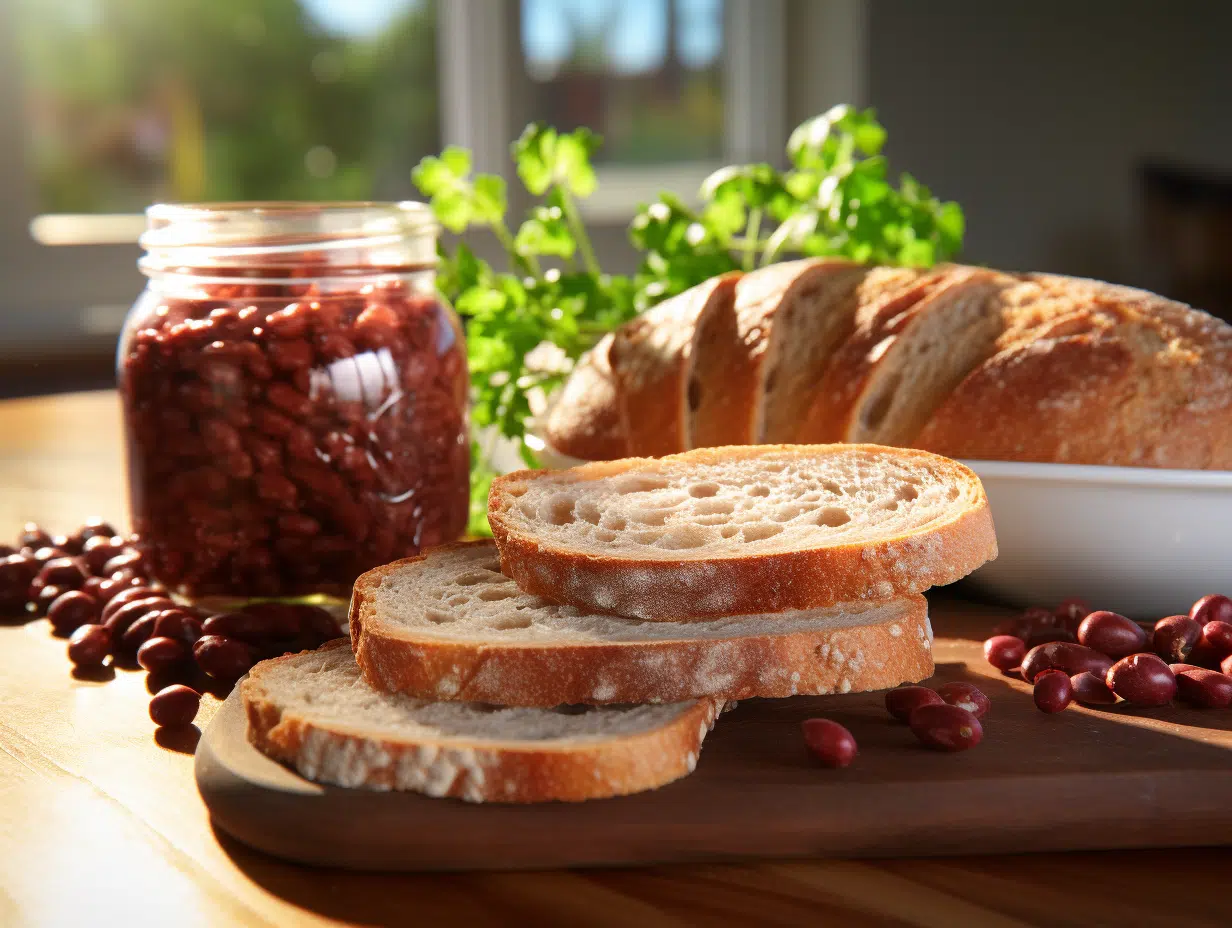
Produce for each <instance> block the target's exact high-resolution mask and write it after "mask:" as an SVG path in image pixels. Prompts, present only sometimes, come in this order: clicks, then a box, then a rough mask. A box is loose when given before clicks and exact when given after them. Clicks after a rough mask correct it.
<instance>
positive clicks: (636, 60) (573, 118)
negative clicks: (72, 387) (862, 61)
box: [0, 0, 865, 351]
mask: <svg viewBox="0 0 1232 928" xmlns="http://www.w3.org/2000/svg"><path fill="white" fill-rule="evenodd" d="M864 2H865V0H825V2H824V3H822V2H820V0H0V165H13V166H15V167H14V169H12V170H8V169H6V170H4V171H0V206H3V207H4V208H2V209H0V276H3V277H4V279H5V280H6V287H5V288H4V290H3V291H0V343H7V345H8V347H9V348H10V350H12V347H13V346H14V345H16V344H18V343H21V344H33V343H36V342H37V343H41V344H46V345H50V346H52V348H54V349H57V350H58V348H59V347H61V346H62V345H63V344H64V343H65V341H66V339H69V340H71V339H76V340H79V341H80V340H82V339H83V338H86V337H87V336H89V334H90V333H93V337H94V338H95V339H96V341H95V342H94V344H95V345H96V346H97V347H106V349H107V350H108V351H109V350H110V346H111V344H112V342H111V340H112V339H113V338H114V330H115V327H116V326H117V325H118V321H119V319H120V318H122V314H123V311H124V307H125V306H127V304H128V303H129V302H130V301H131V300H132V298H133V296H134V295H135V294H136V293H137V292H138V291H139V290H140V287H141V283H142V281H141V279H140V277H139V275H138V274H137V272H136V267H135V263H136V258H137V250H136V248H135V247H134V246H133V243H134V241H135V239H136V236H137V234H138V233H139V232H140V230H141V229H142V228H143V226H144V220H143V218H142V217H141V215H140V211H141V210H143V209H144V208H145V207H146V206H147V205H148V204H150V203H151V202H156V201H160V200H179V201H188V200H229V199H277V198H290V199H307V200H326V199H346V198H377V199H396V198H401V197H407V196H414V195H415V191H414V188H413V185H412V184H411V181H410V172H411V169H412V167H413V166H414V165H415V163H416V162H417V161H418V160H419V158H420V157H422V156H423V155H424V154H427V153H431V152H436V151H439V150H440V148H441V147H442V146H443V145H445V144H461V145H465V146H467V147H469V148H471V149H473V150H474V152H475V164H476V167H477V168H478V169H480V170H484V171H493V170H496V171H501V172H503V173H505V175H506V176H507V177H509V178H510V179H511V180H512V167H511V165H510V164H509V159H508V146H509V142H510V140H511V138H512V137H513V136H514V135H515V134H516V133H517V131H518V130H520V128H521V127H522V125H524V124H525V122H526V121H527V120H528V119H539V120H544V121H548V122H551V123H553V124H555V125H558V126H560V127H562V128H565V129H569V128H573V127H575V126H577V125H582V124H585V125H589V126H591V127H593V128H594V129H595V130H596V131H597V132H599V133H600V134H602V135H603V136H604V146H603V148H602V149H601V151H600V153H599V155H598V161H599V172H600V185H599V191H598V193H597V194H596V195H595V196H593V197H591V198H590V199H589V200H587V201H586V202H585V204H584V209H585V211H586V213H587V217H588V220H589V221H591V222H594V223H598V224H599V226H600V227H601V228H598V229H597V230H596V231H597V233H598V234H597V236H596V246H597V247H598V248H600V249H601V250H604V249H609V250H610V251H611V253H612V254H617V253H618V252H619V253H620V254H624V252H626V251H627V245H626V243H625V235H624V225H625V223H627V222H628V220H629V218H630V217H631V215H632V213H633V210H634V209H635V207H636V205H637V204H638V203H639V202H645V201H647V200H649V199H651V198H653V197H654V196H655V195H656V194H657V193H658V192H659V191H660V190H662V189H669V190H673V191H675V192H677V193H680V194H683V195H686V196H688V195H691V194H692V193H694V192H695V191H696V190H697V188H698V185H699V184H700V182H701V180H702V179H703V178H704V177H705V176H706V175H707V174H708V173H709V172H710V171H711V170H713V169H714V168H715V167H717V166H719V165H720V164H723V163H726V162H729V161H732V160H753V159H763V158H773V157H776V156H778V155H779V154H781V148H782V144H783V140H784V138H785V132H786V130H787V128H788V126H789V123H788V118H796V117H797V116H799V117H803V116H805V115H809V114H810V113H812V112H817V111H819V110H820V109H823V108H824V105H829V104H830V103H833V102H837V101H838V100H839V99H845V98H846V97H847V95H845V94H840V95H839V96H837V97H830V94H829V90H828V89H826V88H828V87H831V84H832V81H831V78H830V77H829V75H822V76H824V77H825V80H820V79H816V78H817V77H818V74H820V72H818V73H817V74H814V73H813V71H815V70H816V69H817V68H818V67H819V65H818V64H817V63H818V62H820V63H825V62H832V61H835V60H839V59H840V58H842V56H841V54H839V53H840V52H842V50H843V49H845V48H849V47H852V48H854V47H856V44H855V43H852V42H851V41H850V40H849V37H850V34H851V30H849V29H848V30H844V29H843V28H837V29H836V28H834V23H832V22H830V20H832V19H834V18H835V14H836V12H838V11H842V10H844V9H848V8H850V10H851V11H856V10H858V9H861V8H862V5H863V3H864ZM855 17H856V14H855V12H852V13H851V18H852V20H853V21H854V20H855ZM821 20H825V21H824V22H822V21H821ZM793 24H794V25H793ZM801 24H803V26H804V27H806V28H805V29H804V30H801V31H807V32H808V34H809V35H810V36H812V38H811V39H809V41H808V42H807V43H805V44H804V47H803V49H802V51H801V52H800V53H799V54H794V53H793V54H792V55H790V56H789V54H788V50H789V48H794V46H793V45H791V43H792V42H793V41H794V37H793V30H796V29H799V28H800V26H801ZM844 60H845V59H844ZM789 71H790V74H791V82H790V85H789V84H788V72H789ZM823 84H824V85H825V87H823ZM804 87H808V88H813V89H814V90H815V91H817V92H818V93H820V95H821V96H822V97H824V98H825V99H823V100H820V101H817V102H816V103H815V102H814V101H811V100H810V101H809V103H808V111H807V112H803V111H801V112H797V111H796V110H797V109H798V107H797V106H796V104H795V102H793V101H794V99H795V96H798V95H799V93H800V91H799V88H804ZM789 89H790V90H791V96H792V98H791V99H789V93H788V90H789ZM823 90H824V92H821V91H823ZM822 104H824V105H822ZM513 187H515V188H516V184H514V185H513ZM514 196H515V197H516V192H515V193H514ZM515 206H516V203H515ZM31 229H33V232H34V237H33V238H32V236H31ZM49 244H56V245H67V246H70V247H48V245H49ZM72 246H76V247H72ZM604 257H605V259H606V255H605V256H604Z"/></svg>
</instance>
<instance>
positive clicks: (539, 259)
mask: <svg viewBox="0 0 1232 928" xmlns="http://www.w3.org/2000/svg"><path fill="white" fill-rule="evenodd" d="M885 139H886V132H885V129H883V128H882V127H881V125H880V124H879V123H878V122H877V120H876V117H875V114H874V112H873V111H872V110H863V111H859V110H855V109H852V108H851V107H848V106H836V107H834V108H833V109H831V110H830V111H829V112H827V113H825V114H824V115H821V116H818V117H816V118H814V119H810V120H809V121H808V122H806V123H804V124H803V125H801V126H799V127H798V128H797V129H796V130H795V131H794V132H793V133H792V134H791V138H790V139H789V140H788V143H787V155H788V159H789V161H790V163H791V167H790V168H789V169H788V170H786V171H779V170H777V169H776V168H774V167H773V166H771V165H769V164H750V165H736V166H732V167H727V168H722V169H721V170H719V171H716V172H715V173H714V174H712V175H711V176H710V177H709V178H707V180H706V182H705V183H704V184H703V185H702V189H701V194H700V200H701V202H700V205H699V206H697V207H691V206H689V205H688V204H686V203H685V202H684V201H682V200H681V199H679V198H678V197H676V196H673V195H671V194H666V193H665V194H663V195H662V196H660V197H659V199H658V200H657V201H656V202H654V203H652V204H650V205H648V206H645V207H643V208H642V209H640V210H639V212H638V213H637V215H636V216H635V218H634V220H633V222H632V224H631V226H630V228H629V238H630V241H631V242H632V243H633V245H634V247H635V248H637V249H638V251H640V252H641V253H642V261H641V265H640V267H639V269H638V271H637V273H636V274H635V275H634V276H633V277H625V276H620V275H612V274H604V273H603V271H602V269H601V268H600V267H599V263H598V261H597V260H596V258H595V253H594V249H593V248H592V247H591V244H590V238H589V236H588V235H587V234H586V228H585V226H584V225H583V223H582V220H581V216H580V214H579V212H578V206H577V202H578V200H580V199H584V198H585V197H587V196H589V195H590V194H591V193H593V192H594V189H595V184H596V180H595V172H594V169H593V168H592V167H591V163H590V159H591V155H592V154H593V153H594V151H595V149H596V148H597V147H598V145H599V141H600V140H599V138H598V136H596V135H594V134H593V133H592V132H590V131H589V130H588V129H578V130H577V131H575V132H569V133H562V132H557V131H556V130H555V129H551V128H548V127H546V126H542V125H539V124H531V125H530V126H528V127H527V128H526V130H525V131H524V132H523V133H522V135H521V137H520V138H519V139H518V140H517V141H516V142H514V143H513V146H512V153H513V160H514V164H515V165H516V167H517V173H518V177H519V178H520V179H521V181H522V184H523V185H524V186H525V187H526V189H527V190H528V191H529V192H530V193H531V194H532V195H534V196H535V197H537V198H539V201H538V202H537V203H536V204H535V205H534V206H533V207H532V208H531V209H530V211H529V214H528V215H527V216H526V218H525V219H524V220H523V221H522V223H521V224H520V225H519V226H518V228H517V231H516V232H514V231H513V230H512V229H511V228H510V226H509V225H508V223H507V220H506V212H507V209H508V203H507V197H506V188H505V182H504V180H503V179H502V178H501V177H499V176H496V175H493V174H476V175H473V176H472V174H471V167H472V165H471V156H470V152H468V151H466V150H465V149H462V148H447V149H445V151H443V152H442V153H441V155H440V157H439V158H433V157H429V158H425V159H423V161H421V162H420V163H419V165H418V166H417V167H416V168H415V171H414V174H413V175H412V178H413V180H414V182H415V185H416V186H417V187H418V188H419V189H420V191H421V192H422V193H423V194H424V195H425V196H427V197H429V198H430V201H431V206H432V210H433V212H434V213H435V215H436V217H437V219H438V220H439V221H440V223H441V224H442V225H443V226H444V227H445V228H447V229H449V230H450V231H451V232H463V231H465V230H466V229H468V228H470V227H473V226H480V227H486V228H488V229H490V230H491V231H492V233H493V234H494V235H495V236H496V238H497V240H498V241H499V242H500V243H501V245H502V246H503V247H504V248H505V251H506V252H507V253H508V255H509V267H508V269H506V270H503V271H497V270H494V269H493V268H492V267H491V266H490V265H489V264H488V263H487V262H485V261H483V260H481V259H480V258H478V257H477V256H476V255H475V254H474V252H473V251H472V250H471V249H470V248H468V247H467V246H466V244H465V243H461V242H460V243H458V244H457V246H456V248H455V249H454V250H453V253H452V254H451V253H450V252H449V251H448V249H446V248H445V247H444V246H442V247H441V250H440V264H439V274H438V286H439V287H440V289H441V292H442V293H443V294H444V295H445V297H446V298H447V299H449V300H450V302H451V303H453V305H454V307H455V308H456V309H457V311H458V312H459V314H461V315H462V316H463V317H464V318H465V319H466V330H467V335H466V337H467V352H468V357H469V365H470V373H471V382H472V385H473V391H474V407H473V411H472V417H473V422H474V423H475V425H477V426H479V427H480V428H481V429H482V428H485V427H489V428H487V431H486V432H485V434H493V433H496V434H499V435H501V436H504V437H505V438H507V439H510V440H512V441H514V442H515V443H516V445H517V448H518V451H519V452H520V454H521V457H522V459H523V460H524V461H526V463H527V464H528V465H530V466H532V467H533V466H535V465H536V463H537V461H536V458H535V454H534V450H533V449H532V448H531V447H530V445H528V443H527V439H526V421H527V419H528V418H529V416H530V415H531V404H532V397H534V398H536V400H537V401H540V402H541V401H542V400H543V399H544V398H545V397H546V396H547V395H548V394H550V393H551V391H552V390H553V389H555V388H556V387H557V386H559V385H560V383H561V382H562V381H563V379H564V378H565V377H566V376H567V375H568V373H569V371H570V370H571V368H572V365H573V362H575V361H576V360H577V359H578V357H580V356H581V355H582V353H583V352H585V351H586V350H587V349H589V348H590V347H591V346H592V345H594V343H595V342H596V341H598V340H599V338H600V337H602V335H603V334H604V333H606V332H609V331H611V330H612V329H614V328H616V327H617V326H619V325H620V324H621V323H623V322H625V321H626V320H628V319H630V318H632V317H633V316H634V315H636V314H637V313H639V312H641V311H643V310H645V309H646V308H648V307H649V306H652V305H654V304H655V303H657V302H659V301H660V300H663V299H665V298H667V297H669V296H673V295H675V294H677V293H680V292H682V291H684V290H687V289H688V288H689V287H692V286H694V285H695V284H698V283H701V282H702V281H704V280H707V279H709V278H710V277H713V276H715V275H716V274H721V273H724V272H726V271H730V270H736V269H744V270H752V269H753V268H754V267H757V266H759V265H766V264H770V263H772V262H773V261H775V260H778V259H780V258H783V257H786V256H789V255H793V256H794V255H805V256H820V255H836V256H842V257H847V258H851V259H853V260H856V261H861V262H867V263H872V264H898V265H910V266H916V267H927V266H930V265H932V264H934V263H936V262H937V261H942V260H945V259H947V258H949V257H951V256H952V255H954V254H956V253H957V252H958V250H959V249H960V248H961V246H962V239H963V214H962V210H961V209H960V208H959V206H958V204H956V203H942V202H940V201H938V200H937V199H936V198H934V197H933V196H932V194H931V193H930V192H929V190H928V188H927V187H924V186H923V185H921V184H919V183H918V182H917V181H916V180H915V179H914V178H912V177H911V176H910V175H907V174H904V175H902V177H901V178H900V179H899V182H898V186H897V187H896V186H894V184H892V183H891V182H890V180H888V174H889V171H888V166H887V163H886V159H885V157H884V156H883V155H882V154H881V149H882V147H883V146H884V144H885ZM471 459H472V465H471V520H470V527H469V530H470V531H471V533H473V534H487V533H488V525H487V496H488V487H489V485H490V484H491V481H492V477H493V476H495V471H494V469H493V466H492V464H491V461H490V448H487V447H483V446H481V445H480V443H479V442H476V444H475V445H474V447H473V448H472V456H471Z"/></svg>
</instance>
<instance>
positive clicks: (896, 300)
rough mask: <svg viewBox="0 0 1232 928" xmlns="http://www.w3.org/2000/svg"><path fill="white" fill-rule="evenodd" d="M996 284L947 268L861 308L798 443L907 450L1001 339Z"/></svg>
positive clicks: (971, 271) (989, 277)
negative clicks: (873, 445) (858, 444)
mask: <svg viewBox="0 0 1232 928" xmlns="http://www.w3.org/2000/svg"><path fill="white" fill-rule="evenodd" d="M998 289H999V279H998V276H997V275H995V274H994V273H992V272H988V271H980V270H978V269H975V268H946V269H942V270H941V271H939V272H937V273H935V274H931V275H928V276H925V277H922V278H920V279H919V280H918V281H917V282H916V283H915V285H913V286H910V287H906V288H903V289H901V290H899V291H898V292H895V293H892V294H891V295H890V296H889V297H888V298H882V299H879V300H875V301H874V302H871V303H869V304H866V305H864V306H861V307H860V311H859V312H858V313H857V321H856V327H855V331H854V332H853V333H852V335H851V337H850V338H849V339H848V340H847V342H846V343H845V344H844V345H843V347H842V348H841V349H840V350H839V351H838V352H837V353H836V354H835V356H834V358H833V360H832V361H831V363H830V365H829V367H828V368H827V370H826V372H825V376H824V377H822V378H820V381H819V383H818V384H817V386H816V389H815V390H814V391H813V402H812V404H811V408H810V409H809V411H808V415H806V416H804V417H802V419H803V425H802V426H799V432H798V433H797V434H798V437H799V439H800V440H803V441H810V442H830V441H848V442H876V443H878V444H886V445H907V444H910V443H911V440H912V439H913V438H914V437H915V436H916V434H917V433H918V432H919V431H920V429H921V428H922V427H923V425H924V423H925V422H926V421H927V420H928V417H929V416H930V415H931V414H932V412H933V410H934V409H936V408H937V407H938V406H939V405H940V404H941V403H942V402H943V401H944V400H945V398H946V397H947V396H948V395H949V392H950V390H952V389H953V388H954V387H955V386H956V385H957V384H958V383H960V382H961V381H962V379H963V378H964V377H966V376H967V374H968V373H970V371H971V370H972V369H973V368H975V367H976V365H978V364H979V363H980V362H982V361H983V360H984V359H985V358H986V357H988V355H989V354H991V353H992V350H993V343H994V341H995V339H996V337H997V335H998V334H1000V332H1001V325H1002V323H1001V317H1000V313H999V312H998V311H997V306H996V302H995V299H994V297H995V295H996V293H997V291H998Z"/></svg>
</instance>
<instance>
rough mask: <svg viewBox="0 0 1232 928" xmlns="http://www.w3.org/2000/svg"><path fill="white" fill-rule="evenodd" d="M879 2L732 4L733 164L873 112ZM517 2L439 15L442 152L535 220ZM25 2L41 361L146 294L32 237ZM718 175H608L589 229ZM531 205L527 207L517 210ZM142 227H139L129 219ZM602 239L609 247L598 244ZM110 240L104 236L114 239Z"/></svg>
mask: <svg viewBox="0 0 1232 928" xmlns="http://www.w3.org/2000/svg"><path fill="white" fill-rule="evenodd" d="M867 4H868V0H825V2H824V3H821V2H817V0H726V3H725V7H724V16H725V21H724V56H723V68H724V75H723V86H724V163H731V162H735V161H763V160H768V161H772V162H779V161H781V159H782V157H783V155H782V146H783V142H784V140H785V137H786V132H787V130H788V128H789V126H791V125H794V124H795V123H796V122H798V121H800V120H801V119H804V118H806V117H807V116H809V115H811V114H813V113H816V112H819V111H821V110H823V109H825V108H826V107H828V106H830V105H831V104H833V103H836V102H840V101H850V102H855V103H862V102H864V96H865V93H864V91H865V73H866V67H867V57H868V56H867V49H866V47H865V44H866V43H865V39H866V35H867V15H868V14H867ZM520 8H521V4H520V2H519V0H505V2H496V3H494V2H492V0H449V2H445V3H441V4H440V8H439V14H438V15H439V17H440V18H439V25H438V36H437V41H438V43H439V50H440V54H439V56H438V58H439V68H440V71H439V86H440V94H441V101H442V105H441V108H440V112H441V120H442V125H441V138H442V142H443V143H444V144H457V145H464V146H466V147H467V148H470V149H471V150H472V152H473V153H474V163H475V166H476V169H477V170H481V171H490V172H493V173H498V174H501V175H502V176H504V177H505V178H506V180H508V181H510V200H511V203H510V206H511V208H512V209H514V210H518V209H520V208H521V207H523V206H525V202H524V196H523V194H522V193H521V186H520V184H517V183H514V182H513V181H514V180H515V178H514V177H513V168H512V165H511V164H510V161H509V157H508V145H509V140H510V139H511V138H512V137H513V134H514V133H516V132H517V131H519V130H520V129H521V127H522V125H523V124H524V123H525V121H526V119H525V118H523V117H524V116H525V115H526V112H525V108H526V105H527V96H528V95H527V93H526V86H527V85H526V83H525V82H528V81H529V78H528V77H527V76H526V71H525V68H524V67H523V65H522V61H521V58H520V56H521V42H520V22H519V16H520ZM21 80H22V74H21V69H20V65H19V59H18V55H17V39H16V0H0V280H3V281H4V287H3V288H2V289H0V345H3V346H4V347H5V349H6V353H9V354H12V353H18V352H19V353H23V354H26V355H27V356H37V355H38V354H39V353H40V352H44V351H47V350H53V351H61V352H62V351H63V348H64V345H65V343H66V342H67V341H72V342H73V343H74V345H75V346H77V347H80V345H81V344H82V343H83V342H86V341H89V340H90V339H94V340H101V341H100V343H102V342H110V341H111V340H112V339H113V338H114V334H113V333H112V334H109V333H107V332H105V331H100V330H101V329H105V328H106V326H105V325H100V324H99V320H100V319H103V320H107V319H118V318H122V317H121V315H120V313H121V312H122V308H123V307H126V306H127V305H128V304H129V303H130V302H131V300H132V299H133V298H134V297H135V296H136V295H137V294H138V293H139V292H140V290H141V287H142V280H141V277H140V274H139V273H138V271H137V270H136V260H137V257H138V256H139V250H138V248H137V247H136V243H135V242H126V243H115V242H112V243H108V244H101V243H82V244H76V245H43V244H40V243H38V242H36V241H35V240H34V238H33V237H32V235H31V227H32V223H33V222H34V221H35V220H36V219H37V218H38V216H39V213H38V211H37V209H36V202H35V185H34V184H33V182H32V171H31V169H30V165H29V164H28V157H29V156H28V151H27V146H26V144H25V138H24V136H23V126H24V125H25V121H24V118H23V114H22V108H23V94H22V88H21ZM717 167H719V164H715V163H693V162H682V163H679V164H667V165H654V166H646V167H626V166H603V167H600V169H599V170H598V175H599V190H598V192H597V193H596V194H595V196H593V197H591V198H590V199H589V200H587V201H584V203H583V204H582V210H583V214H584V216H585V217H586V218H587V220H588V221H590V222H593V223H595V224H596V225H597V226H600V227H609V229H608V231H614V227H616V226H623V225H624V224H626V223H627V222H628V220H629V219H630V218H631V217H632V215H633V212H634V210H635V208H636V205H637V204H638V203H642V202H649V201H651V200H653V199H654V197H656V196H657V195H658V193H659V192H661V191H662V190H665V189H667V190H671V191H672V192H674V193H677V194H678V195H680V196H682V197H684V198H686V199H693V198H695V197H696V194H697V190H698V188H699V186H700V184H701V182H702V180H704V179H705V177H706V176H707V175H708V174H710V173H711V171H713V170H714V169H715V168H717ZM520 201H521V202H520ZM129 218H131V217H129ZM601 235H602V233H601ZM104 237H105V236H104Z"/></svg>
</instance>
